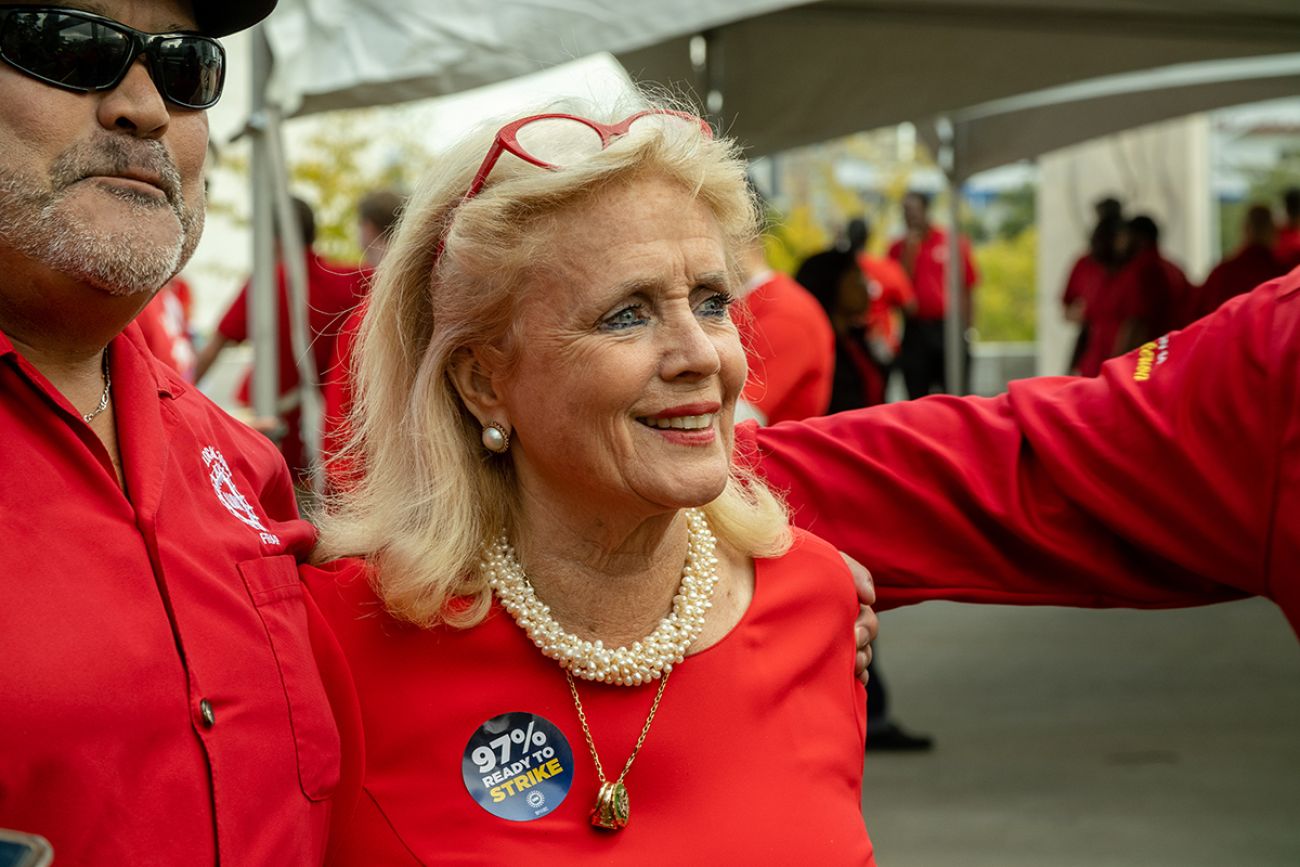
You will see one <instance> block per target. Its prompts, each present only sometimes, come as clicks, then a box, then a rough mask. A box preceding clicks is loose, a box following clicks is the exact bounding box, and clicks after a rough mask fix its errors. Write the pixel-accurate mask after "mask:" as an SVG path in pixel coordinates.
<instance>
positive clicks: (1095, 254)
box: [1061, 198, 1124, 373]
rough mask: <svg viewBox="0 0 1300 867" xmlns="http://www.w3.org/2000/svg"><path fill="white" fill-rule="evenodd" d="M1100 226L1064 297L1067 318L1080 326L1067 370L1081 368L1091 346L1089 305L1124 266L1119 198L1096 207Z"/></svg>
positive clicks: (1072, 273) (1062, 298) (1072, 269)
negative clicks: (1121, 247) (1081, 362)
mask: <svg viewBox="0 0 1300 867" xmlns="http://www.w3.org/2000/svg"><path fill="white" fill-rule="evenodd" d="M1094 209H1095V211H1096V214H1097V223H1096V225H1094V226H1093V229H1092V234H1091V235H1090V236H1089V238H1088V252H1086V253H1084V254H1083V255H1082V256H1080V257H1079V258H1078V260H1077V261H1075V263H1074V266H1073V267H1072V268H1071V269H1070V276H1069V277H1068V278H1066V281H1065V291H1064V292H1063V293H1062V294H1061V307H1062V309H1063V311H1064V313H1065V318H1066V319H1067V320H1069V321H1070V322H1073V323H1075V324H1077V325H1078V326H1079V336H1078V338H1077V339H1076V340H1075V342H1074V351H1073V352H1072V353H1071V354H1070V364H1069V366H1068V368H1067V370H1068V371H1069V372H1071V373H1073V372H1075V371H1077V370H1078V369H1079V362H1080V360H1081V359H1082V358H1083V353H1084V352H1085V351H1086V349H1087V347H1088V333H1089V327H1088V323H1089V315H1088V305H1089V303H1090V302H1095V300H1096V299H1097V298H1099V297H1100V296H1101V295H1102V293H1103V292H1105V291H1106V289H1107V288H1109V285H1110V282H1111V280H1112V278H1113V277H1114V276H1115V272H1116V271H1118V270H1119V267H1120V265H1121V264H1122V262H1121V259H1120V254H1119V235H1120V227H1121V226H1122V225H1123V219H1124V218H1123V209H1122V207H1121V205H1120V203H1119V200H1118V199H1114V198H1105V199H1102V200H1100V201H1098V202H1097V204H1096V205H1095V206H1094Z"/></svg>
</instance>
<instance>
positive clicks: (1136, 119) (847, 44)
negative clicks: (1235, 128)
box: [251, 0, 1300, 453]
mask: <svg viewBox="0 0 1300 867" xmlns="http://www.w3.org/2000/svg"><path fill="white" fill-rule="evenodd" d="M261 30H262V32H263V33H264V34H265V37H266V43H267V44H268V45H269V50H270V56H271V61H272V62H271V65H270V77H269V79H261V78H257V79H255V81H261V82H264V89H263V90H261V91H257V86H256V85H255V91H256V92H257V93H258V94H259V96H258V97H255V105H254V108H255V112H254V114H255V120H256V122H255V123H253V124H252V125H251V127H252V129H253V130H254V132H255V133H256V134H255V151H254V169H255V177H256V178H258V180H257V181H255V183H254V189H255V198H256V196H257V190H258V188H259V187H261V188H262V189H263V190H265V188H266V184H267V182H268V181H270V182H271V184H272V185H273V186H276V187H278V188H280V195H279V197H278V198H279V208H280V211H281V212H282V213H283V214H287V213H288V211H287V208H288V204H287V202H288V200H287V194H286V193H285V192H284V190H283V182H284V179H285V177H286V170H285V166H284V161H283V158H282V157H281V156H277V155H276V154H275V145H276V141H274V140H276V139H277V136H278V126H277V124H278V117H279V116H280V114H281V113H283V114H284V115H285V116H292V115H295V114H307V113H311V112H318V111H325V110H330V109H339V108H352V107H361V106H369V105H384V104H392V103H397V102H403V101H408V100H413V99H419V98H426V97H433V96H440V95H446V94H450V93H455V92H459V91H464V90H467V89H470V88H474V87H479V86H482V85H487V84H492V83H495V82H499V81H503V80H506V79H509V78H514V77H517V76H520V75H524V74H527V73H531V72H535V71H538V70H541V69H545V68H549V67H552V66H554V65H556V64H559V63H562V62H565V61H568V60H572V59H575V58H579V57H584V56H587V55H590V54H593V53H596V52H600V51H609V52H613V53H615V54H616V55H617V56H618V59H619V60H620V62H622V64H623V65H624V67H625V68H627V70H628V71H629V73H630V74H631V75H632V77H633V78H635V79H639V80H642V81H647V82H653V83H657V84H666V85H670V86H676V87H684V88H686V89H688V90H692V91H694V92H695V93H696V94H699V95H700V96H702V97H707V98H706V99H702V100H701V101H702V102H704V103H705V104H707V105H708V107H709V109H710V112H711V114H712V115H713V116H714V119H715V120H717V121H718V122H719V124H720V125H721V126H722V128H723V129H725V130H726V131H727V132H728V134H730V135H732V136H735V137H736V138H737V139H739V140H740V141H741V142H742V143H743V144H744V145H745V146H746V147H747V148H748V150H749V153H750V154H751V155H753V156H761V155H763V154H767V153H772V152H775V151H780V150H784V149H787V148H791V147H796V146H799V145H804V144H809V143H813V142H819V141H825V140H827V139H830V138H834V137H837V136H841V135H846V134H849V133H853V132H857V131H860V130H864V129H871V128H875V127H879V126H884V125H887V124H891V123H898V122H901V121H913V122H916V121H928V120H930V119H933V118H937V117H945V118H948V119H950V120H954V119H955V121H956V123H955V125H954V124H945V126H944V129H946V130H950V131H951V133H952V137H951V138H949V139H948V140H947V142H946V144H947V145H948V147H945V148H944V151H945V152H946V153H945V156H946V157H947V168H948V170H949V175H950V177H952V178H953V179H959V178H961V177H964V176H967V175H968V174H969V173H970V172H971V171H973V170H974V167H976V166H983V165H993V164H997V163H998V162H1005V161H1007V160H1010V159H1016V158H1019V157H1022V156H1029V155H1032V154H1034V153H1038V152H1041V150H1043V149H1046V148H1049V147H1061V146H1064V145H1066V144H1069V143H1071V142H1073V141H1079V140H1083V139H1087V138H1091V137H1094V136H1096V135H1100V134H1103V133H1106V132H1111V131H1115V130H1117V129H1121V128H1124V127H1125V126H1129V125H1133V124H1135V123H1141V122H1145V121H1148V120H1153V119H1156V118H1157V117H1169V116H1173V115H1174V114H1178V113H1185V112H1187V111H1196V110H1202V109H1204V108H1208V107H1215V106H1219V105H1226V104H1232V103H1233V102H1246V101H1252V100H1257V99H1265V98H1269V97H1273V96H1277V95H1279V92H1283V93H1289V92H1294V91H1293V89H1291V88H1293V84H1294V73H1293V69H1288V68H1283V67H1284V65H1285V61H1280V63H1282V66H1279V67H1278V69H1281V71H1280V72H1278V73H1276V74H1273V73H1266V72H1260V71H1259V70H1254V71H1251V72H1249V73H1247V74H1237V73H1234V74H1231V75H1229V74H1228V72H1227V71H1226V70H1219V72H1220V73H1222V75H1221V76H1220V78H1218V79H1213V78H1210V79H1206V78H1202V79H1200V80H1199V81H1198V82H1193V83H1191V84H1188V83H1181V84H1178V83H1172V82H1171V81H1168V80H1164V81H1162V82H1161V83H1160V84H1158V85H1157V86H1158V87H1160V88H1161V90H1160V91H1159V94H1160V96H1159V99H1160V101H1161V102H1162V103H1163V105H1162V107H1161V108H1159V109H1156V110H1152V109H1151V104H1152V101H1153V97H1152V95H1151V93H1150V91H1149V88H1144V89H1142V91H1139V90H1134V88H1133V86H1132V83H1131V82H1130V83H1129V84H1128V85H1123V84H1121V85H1118V86H1115V85H1113V83H1112V91H1110V92H1106V91H1105V90H1104V88H1103V89H1102V90H1096V91H1094V92H1092V95H1091V96H1083V97H1081V98H1074V99H1071V98H1069V94H1068V93H1067V94H1064V95H1063V94H1061V93H1055V94H1053V93H1051V89H1052V88H1059V87H1062V86H1065V85H1069V84H1073V83H1076V82H1080V81H1084V80H1088V79H1095V78H1098V77H1101V76H1105V75H1114V74H1117V73H1127V72H1135V71H1138V70H1152V69H1156V68H1161V67H1169V66H1173V65H1177V64H1189V63H1197V62H1204V61H1215V60H1226V59H1249V58H1261V57H1264V58H1267V57H1270V56H1276V55H1282V54H1285V53H1287V52H1293V51H1294V50H1295V48H1296V46H1297V45H1300V2H1296V0H894V2H888V0H883V2H881V0H821V2H788V0H786V2H780V0H655V2H645V0H499V2H495V3H491V4H487V3H483V2H480V0H441V2H439V3H437V4H431V3H429V2H428V0H281V2H280V4H279V7H278V8H277V10H276V11H275V12H274V13H273V14H272V15H271V17H270V18H269V19H268V21H267V22H266V23H265V24H264V25H262V28H261ZM1225 75H1226V76H1227V78H1226V80H1225V78H1224V76H1225ZM1042 91H1047V93H1046V95H1044V94H1042V93H1039V92H1042ZM1143 91H1145V93H1143ZM1026 93H1029V94H1037V96H1036V97H1033V98H1030V99H1028V100H1027V101H1025V102H1024V103H1023V104H1021V105H1020V107H1019V108H1016V104H1015V103H1014V102H1008V103H1001V104H999V101H1004V100H1010V99H1011V98H1013V97H1017V96H1018V95H1021V94H1026ZM1135 94H1137V95H1135ZM261 96H265V98H266V100H267V102H268V105H267V106H266V108H265V109H264V110H259V109H260V108H261V106H260V104H259V103H260V97H261ZM1062 103H1065V104H1067V107H1066V108H1065V109H1064V110H1062V109H1061V107H1060V106H1061V104H1062ZM971 107H977V109H976V110H974V111H972V110H971ZM927 126H928V124H922V129H923V130H924V129H925V128H926V127H927ZM266 133H269V139H271V141H268V136H267V135H266ZM259 154H260V156H259ZM267 160H269V161H270V168H264V169H259V168H258V165H259V163H265V162H266V161H267ZM990 161H992V162H990ZM259 172H261V174H258V173H259ZM954 207H955V200H954ZM260 213H261V214H262V218H261V219H260V220H258V221H257V222H259V223H260V224H261V225H266V222H265V220H266V218H268V217H269V216H270V207H269V204H265V203H264V204H263V205H262V206H261V208H260ZM952 243H953V244H954V245H955V244H956V238H955V236H954V237H953V238H952ZM953 255H955V250H954V252H953ZM255 261H256V263H257V264H256V266H255V272H256V276H255V286H256V287H258V288H257V291H255V292H254V293H253V294H254V296H255V298H258V297H260V298H261V299H262V300H261V302H260V304H261V308H260V309H261V310H262V311H263V312H262V314H261V317H260V318H261V322H262V325H261V326H260V327H259V326H257V318H256V317H255V334H254V337H255V341H256V340H257V339H258V332H261V333H262V334H263V335H264V336H265V334H266V329H267V328H268V325H267V324H266V323H268V322H269V321H271V320H273V318H274V302H273V300H271V297H272V291H273V290H272V288H271V276H270V274H271V272H270V261H269V255H268V250H267V244H265V243H263V245H262V250H261V254H260V255H257V256H255ZM956 274H957V269H953V274H952V278H953V281H954V283H953V285H952V286H950V287H949V295H950V298H951V299H952V304H951V305H950V307H951V309H953V310H956V309H957V307H958V305H957V303H956V299H957V297H958V295H959V290H958V287H957V286H956V283H955V280H956V279H957V277H956ZM292 282H293V283H294V284H295V295H297V296H298V298H299V303H298V304H296V305H294V308H293V309H294V311H295V326H296V327H295V331H296V332H299V335H298V337H299V339H298V340H297V341H296V342H301V334H300V333H301V332H302V331H303V328H304V323H305V318H304V313H303V310H304V309H305V307H304V306H303V305H304V304H305V300H304V299H305V295H304V292H305V287H304V286H303V282H302V280H301V278H300V275H299V276H297V277H296V278H295V279H294V280H293V281H292ZM958 329H959V325H958V322H957V320H956V319H955V318H953V319H952V320H951V321H950V322H949V328H948V341H949V343H950V345H951V346H955V345H956V343H957V339H958V335H959V330H958ZM261 345H262V347H263V348H264V347H265V345H266V344H265V343H262V344H261ZM948 355H949V359H950V363H951V364H952V365H955V366H956V367H954V368H952V369H950V371H949V379H950V381H952V382H959V381H960V380H961V377H960V375H959V373H960V370H959V367H960V360H959V358H960V353H957V352H955V351H953V352H949V353H948ZM308 361H309V359H308ZM264 367H266V368H268V370H269V369H270V366H264ZM259 373H260V371H259ZM313 373H314V372H313V371H311V370H305V371H304V375H303V376H302V377H301V379H302V381H303V382H304V383H309V382H312V381H313V379H314V376H313ZM268 376H269V377H270V379H269V380H268V381H267V382H262V383H258V382H255V389H254V392H255V396H257V395H260V397H259V398H257V402H258V403H259V404H260V405H261V406H269V405H270V403H271V402H272V399H273V397H274V395H275V393H276V391H275V388H274V384H273V377H274V374H273V373H269V374H268ZM308 390H310V389H308ZM313 414H314V413H312V412H309V408H308V407H306V406H305V407H304V419H305V427H311V422H310V421H307V419H308V418H309V417H310V416H311V415H313ZM310 451H311V449H310V446H309V453H310Z"/></svg>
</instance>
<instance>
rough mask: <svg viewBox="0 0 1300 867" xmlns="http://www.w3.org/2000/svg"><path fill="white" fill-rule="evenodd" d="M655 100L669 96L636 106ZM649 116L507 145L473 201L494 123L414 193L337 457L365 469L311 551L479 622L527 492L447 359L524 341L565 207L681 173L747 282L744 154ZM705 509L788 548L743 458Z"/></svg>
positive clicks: (397, 609) (366, 335) (428, 606)
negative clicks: (533, 143)
mask: <svg viewBox="0 0 1300 867" xmlns="http://www.w3.org/2000/svg"><path fill="white" fill-rule="evenodd" d="M650 107H654V108H666V107H667V106H663V105H660V106H647V105H640V106H637V108H642V109H644V108H650ZM547 110H548V111H555V110H562V111H567V112H568V113H572V114H580V115H583V116H586V117H590V118H592V119H593V120H600V121H608V122H613V121H615V120H617V119H620V118H621V117H623V116H626V115H627V114H629V113H630V112H626V111H623V112H621V113H620V112H615V111H609V110H606V111H603V112H602V111H601V110H600V109H599V108H594V107H592V106H589V105H588V106H574V105H572V104H568V105H565V106H564V107H563V108H560V109H557V108H556V107H555V106H551V107H548V109H547ZM648 126H652V127H653V128H650V129H645V130H641V129H638V130H637V131H636V132H635V133H634V134H629V135H627V136H625V137H623V138H621V139H619V140H617V141H616V142H615V143H613V144H611V145H610V146H609V147H608V148H606V149H605V150H603V151H601V152H600V153H598V154H594V155H592V156H590V157H587V158H585V159H582V160H581V161H579V162H577V163H576V164H574V165H571V166H568V167H566V168H564V169H562V170H558V171H548V170H544V169H540V168H537V167H536V166H532V165H529V164H527V163H525V162H524V161H522V160H519V159H517V158H515V157H513V156H512V155H510V154H505V155H503V156H502V158H501V159H500V160H499V161H498V163H497V167H496V168H495V169H494V170H493V172H492V176H491V179H490V181H489V183H488V184H487V186H486V187H485V188H484V189H483V191H482V192H481V193H480V194H479V195H478V196H477V197H476V198H474V199H472V200H469V201H462V199H463V197H464V194H465V191H466V190H467V188H468V187H469V184H470V182H471V179H472V178H473V176H474V173H475V171H476V169H477V168H478V165H479V163H480V162H481V160H482V159H483V156H484V154H485V153H487V151H488V148H489V147H490V146H491V144H492V141H493V138H494V136H495V134H496V130H497V129H498V128H499V125H497V124H493V125H492V126H490V127H484V128H483V129H480V130H479V131H478V132H477V133H475V134H473V135H470V136H469V137H467V138H466V139H465V140H463V141H461V142H460V143H459V144H458V145H456V146H455V147H453V148H452V149H451V150H450V151H448V152H447V153H445V154H443V155H442V156H441V157H440V158H439V161H438V168H437V169H436V170H435V171H434V172H433V173H432V174H431V175H430V176H428V177H427V178H426V179H425V180H424V181H423V183H422V184H421V185H420V187H419V188H418V189H417V190H416V192H415V193H414V194H413V195H412V196H411V199H410V201H409V203H408V205H407V208H406V210H405V212H404V214H403V216H402V219H401V222H400V224H399V225H398V227H397V230H396V232H395V234H394V237H393V242H392V245H391V247H390V248H389V251H388V254H387V256H386V257H385V259H384V262H383V264H382V265H381V266H380V268H379V271H378V274H377V275H376V279H375V283H374V288H373V290H372V292H371V295H370V299H369V306H368V309H367V312H366V315H365V317H364V321H363V324H362V326H361V330H360V333H359V335H358V340H357V348H356V353H355V356H354V359H353V370H352V375H353V377H354V381H355V384H356V389H355V403H354V406H353V409H352V412H351V415H350V418H349V429H350V431H351V432H352V433H351V439H350V442H349V443H348V445H347V446H345V447H344V449H343V450H342V451H341V453H340V454H339V455H338V456H336V458H335V460H336V461H337V462H339V463H340V465H341V466H343V467H344V468H345V471H344V474H345V475H347V476H349V477H350V478H352V479H354V481H353V482H352V483H350V485H349V486H348V487H347V489H346V490H344V491H342V492H340V493H338V494H336V495H335V496H334V497H332V498H331V500H330V501H329V502H328V504H327V506H326V508H325V510H324V512H323V513H322V514H321V515H320V516H318V523H319V526H320V531H321V535H320V543H319V545H318V547H317V549H316V553H315V555H314V557H315V559H316V560H317V562H320V561H324V560H329V559H333V558H335V557H341V556H361V557H365V558H367V559H369V560H370V562H371V564H372V566H373V567H374V568H372V570H371V574H372V576H373V579H372V580H373V581H374V583H375V589H376V591H377V593H378V594H379V596H380V597H381V598H382V599H383V601H384V603H385V605H386V606H387V608H388V610H389V611H390V612H391V613H392V614H393V615H394V616H395V617H398V618H400V619H402V620H406V621H410V622H412V623H415V624H418V625H420V626H425V627H428V626H432V625H435V624H438V623H448V624H450V625H453V626H461V627H463V626H471V625H474V624H476V623H478V622H479V621H481V620H482V618H483V616H484V615H485V614H486V613H487V610H488V608H489V606H490V604H491V590H490V589H489V587H488V586H487V582H486V580H485V579H484V578H483V577H482V576H480V575H479V572H478V564H479V558H480V555H481V552H482V550H483V547H484V546H485V545H486V544H487V543H488V542H490V541H491V540H492V539H494V538H496V537H497V536H498V535H499V534H501V533H502V532H503V531H505V532H507V533H508V532H510V531H511V530H512V529H513V528H514V527H515V526H517V524H516V521H515V516H516V514H517V509H518V508H519V505H518V492H517V490H516V486H515V479H514V473H513V470H512V467H511V462H510V460H509V459H505V460H502V459H491V460H489V459H487V456H486V455H485V452H484V450H483V447H482V445H481V443H480V433H481V431H480V427H479V424H478V422H477V421H476V419H475V418H474V416H473V415H471V414H470V412H469V411H468V410H467V409H466V408H465V407H464V405H463V404H462V403H461V400H460V397H459V394H458V392H457V391H456V388H455V386H454V384H453V383H452V380H451V376H450V369H451V365H452V363H453V359H454V358H455V356H456V354H457V353H458V351H461V350H463V349H465V348H467V347H475V348H476V349H477V350H478V351H479V352H486V353H496V360H497V361H498V362H499V363H501V364H503V365H509V364H510V363H511V361H512V359H513V358H516V357H517V353H518V352H520V351H527V350H526V349H521V347H524V345H525V344H524V342H523V341H521V340H519V339H518V335H516V334H515V333H514V326H515V322H516V317H515V311H516V309H517V307H518V305H519V303H520V300H521V299H522V298H523V297H524V296H525V294H526V293H527V292H528V291H529V290H530V288H531V287H532V285H533V284H534V283H536V282H537V281H536V280H535V279H534V277H535V275H537V274H538V273H540V271H539V269H546V268H548V267H551V266H553V265H554V264H556V263H553V262H552V260H551V244H550V240H551V238H552V237H553V234H554V233H555V232H557V231H559V232H562V231H563V225H564V224H563V219H562V214H560V213H559V212H561V211H562V210H564V209H571V208H573V207H575V206H581V203H582V202H584V201H586V200H588V199H590V198H591V197H592V196H595V195H598V194H599V193H600V191H602V190H605V189H608V188H610V187H612V186H615V185H619V184H623V183H627V182H629V181H632V180H635V179H639V178H646V177H650V178H659V179H662V180H664V181H665V182H668V183H674V184H677V185H680V186H681V187H682V188H684V189H687V190H689V191H691V192H692V193H693V195H694V196H695V197H696V199H697V200H698V201H700V202H702V203H703V204H704V205H705V206H706V207H708V209H709V210H710V212H711V213H712V214H713V216H714V218H715V219H716V220H717V222H718V225H719V226H720V227H721V229H722V232H723V235H724V238H725V241H726V245H727V250H728V260H729V262H730V263H731V270H732V280H733V289H734V288H738V287H739V285H740V282H741V281H740V275H739V267H738V265H737V262H736V255H735V254H736V253H738V252H739V251H740V250H742V249H744V247H745V245H746V244H748V243H750V242H751V240H752V239H753V238H754V236H755V235H756V233H757V231H758V209H757V207H756V203H755V201H754V198H753V195H752V193H751V191H750V188H749V186H748V184H747V183H746V177H745V163H744V160H743V158H742V157H741V154H740V151H739V148H738V147H737V145H736V143H735V142H734V141H731V140H728V139H725V138H713V139H710V138H708V137H706V136H704V135H702V134H700V133H698V132H694V133H692V132H690V131H689V129H687V130H686V132H683V131H682V130H681V129H677V128H674V127H673V126H672V125H668V126H664V127H659V126H654V125H648ZM677 126H678V127H681V126H682V125H677ZM557 215H558V216H560V217H561V219H554V220H553V219H552V218H553V217H557ZM440 246H441V253H440V254H437V251H438V250H439V247H440ZM435 255H436V261H435ZM704 509H705V512H706V514H707V515H708V518H709V521H710V523H711V524H712V526H713V528H714V530H715V532H716V533H717V535H718V537H719V538H720V539H721V540H722V541H723V542H724V543H726V544H729V545H731V546H732V547H734V548H735V549H737V550H739V551H741V552H742V553H744V554H745V555H748V556H754V557H770V556H777V555H779V554H781V553H783V552H784V551H785V550H787V549H788V547H789V545H790V538H791V537H790V530H789V520H788V515H787V513H786V511H785V508H784V506H783V504H782V503H781V502H780V500H779V499H778V498H777V497H776V496H774V495H773V494H772V492H771V491H769V489H768V488H767V486H766V485H765V484H763V483H762V482H761V481H760V480H759V479H757V478H756V477H754V476H753V475H752V474H751V473H749V472H748V471H747V470H745V469H743V468H741V467H738V466H736V465H735V463H734V461H733V465H732V470H731V477H730V479H729V480H728V482H727V485H726V488H725V490H724V491H723V493H722V494H721V495H720V496H719V497H718V498H717V499H715V500H713V501H712V502H710V503H708V504H707V505H705V506H704ZM453 600H455V601H454V604H452V603H453Z"/></svg>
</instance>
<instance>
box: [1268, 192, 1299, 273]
mask: <svg viewBox="0 0 1300 867" xmlns="http://www.w3.org/2000/svg"><path fill="white" fill-rule="evenodd" d="M1282 206H1283V208H1284V209H1285V213H1286V219H1285V220H1284V221H1283V222H1282V225H1280V226H1278V227H1277V246H1276V247H1275V248H1274V252H1275V253H1276V254H1277V260H1278V262H1279V263H1281V265H1282V267H1283V269H1285V270H1287V271H1290V270H1291V269H1292V268H1294V267H1296V266H1297V265H1300V187H1291V188H1290V189H1288V190H1287V191H1286V192H1285V193H1283V194H1282Z"/></svg>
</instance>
